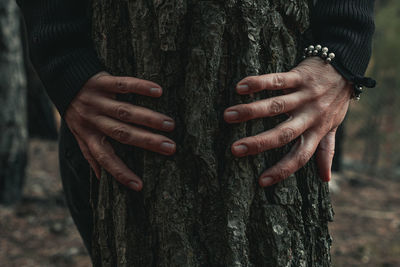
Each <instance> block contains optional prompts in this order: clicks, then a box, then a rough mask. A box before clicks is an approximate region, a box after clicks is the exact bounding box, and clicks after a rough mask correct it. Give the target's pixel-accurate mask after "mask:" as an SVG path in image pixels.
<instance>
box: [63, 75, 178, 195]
mask: <svg viewBox="0 0 400 267" xmlns="http://www.w3.org/2000/svg"><path fill="white" fill-rule="evenodd" d="M127 93H135V94H140V95H145V96H150V97H160V96H161V95H162V89H161V87H160V86H159V85H158V84H156V83H154V82H150V81H145V80H141V79H137V78H132V77H116V76H111V75H110V74H108V73H106V72H100V73H98V74H96V75H94V76H93V77H92V78H90V79H89V81H88V82H87V83H86V84H85V85H84V86H83V88H82V89H81V90H80V92H79V93H78V95H77V96H76V97H75V98H74V99H73V101H72V102H71V103H70V105H69V107H68V109H67V111H66V113H65V121H66V123H67V125H68V127H69V129H70V130H71V132H72V133H73V134H74V136H75V138H76V140H77V141H78V144H79V147H80V149H81V151H82V153H83V156H84V157H85V158H86V160H87V161H88V162H89V164H90V166H91V167H92V168H93V170H94V172H95V174H96V176H97V178H100V176H101V169H100V167H103V168H104V169H105V170H107V171H108V172H109V173H110V174H111V175H112V176H113V177H114V178H115V179H116V180H118V181H119V182H120V183H122V184H124V185H126V186H128V187H129V188H131V189H133V190H136V191H140V190H141V189H142V187H143V183H142V181H141V180H140V178H139V177H138V176H137V175H136V174H134V173H133V172H132V171H131V170H130V169H129V168H128V167H127V166H126V165H125V164H124V163H123V162H122V160H121V159H120V158H119V157H118V156H117V155H116V154H115V152H114V149H113V148H112V146H111V144H110V143H109V142H108V141H107V139H106V136H109V137H111V138H112V139H114V140H116V141H118V142H120V143H123V144H128V145H132V146H136V147H141V148H144V149H146V150H150V151H154V152H158V153H160V154H163V155H172V154H174V153H175V150H176V144H175V142H174V141H172V140H171V139H169V138H167V137H165V136H162V135H159V134H155V133H152V132H151V131H149V130H146V129H144V128H141V127H138V126H145V127H149V128H153V129H157V130H162V131H166V132H170V131H172V130H173V129H174V127H175V122H174V121H173V119H171V118H170V117H168V116H166V115H163V114H160V113H158V112H155V111H152V110H150V109H147V108H144V107H140V106H134V105H131V104H129V103H126V102H121V101H117V100H116V94H127ZM134 125H137V126H134Z"/></svg>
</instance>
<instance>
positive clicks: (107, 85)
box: [93, 75, 162, 97]
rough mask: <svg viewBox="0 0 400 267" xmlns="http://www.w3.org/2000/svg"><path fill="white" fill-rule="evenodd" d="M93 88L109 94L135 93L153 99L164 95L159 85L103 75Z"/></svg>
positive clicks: (136, 79) (140, 80)
mask: <svg viewBox="0 0 400 267" xmlns="http://www.w3.org/2000/svg"><path fill="white" fill-rule="evenodd" d="M93 86H94V87H96V88H99V89H100V90H103V91H105V92H108V93H117V94H127V93H134V94H139V95H145V96H151V97H160V96H161V95H162V89H161V86H159V85H158V84H156V83H154V82H151V81H146V80H142V79H138V78H133V77H117V76H111V75H103V76H99V77H98V78H97V80H96V82H95V83H94V84H93Z"/></svg>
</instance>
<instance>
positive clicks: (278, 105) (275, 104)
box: [269, 99, 285, 115]
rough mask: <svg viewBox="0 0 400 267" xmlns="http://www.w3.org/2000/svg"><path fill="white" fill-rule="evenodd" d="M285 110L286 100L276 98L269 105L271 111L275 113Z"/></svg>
mask: <svg viewBox="0 0 400 267" xmlns="http://www.w3.org/2000/svg"><path fill="white" fill-rule="evenodd" d="M284 110H285V101H283V100H277V99H274V100H272V101H271V104H270V106H269V112H270V113H271V114H273V115H276V114H280V113H282V112H283V111H284Z"/></svg>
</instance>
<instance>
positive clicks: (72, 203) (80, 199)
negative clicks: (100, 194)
mask: <svg viewBox="0 0 400 267" xmlns="http://www.w3.org/2000/svg"><path fill="white" fill-rule="evenodd" d="M59 159H60V172H61V180H62V185H63V188H64V193H65V198H66V202H67V205H68V208H69V210H70V213H71V216H72V218H73V220H74V222H75V224H76V226H77V228H78V231H79V233H80V235H81V237H82V239H83V242H84V244H85V246H86V248H87V250H88V252H89V254H91V252H92V246H91V242H92V232H93V213H92V209H91V206H90V203H89V198H90V166H89V164H88V163H87V161H86V159H85V158H84V157H83V155H82V153H81V150H80V149H79V146H78V143H77V142H76V140H75V138H74V136H73V134H72V133H71V131H70V130H69V129H68V127H67V126H66V125H65V123H64V122H62V124H61V130H60V141H59Z"/></svg>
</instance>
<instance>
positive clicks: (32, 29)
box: [17, 0, 374, 116]
mask: <svg viewBox="0 0 400 267" xmlns="http://www.w3.org/2000/svg"><path fill="white" fill-rule="evenodd" d="M17 3H18V5H19V6H20V7H21V10H22V12H23V15H24V18H25V21H26V24H27V29H28V40H29V47H30V50H31V53H30V54H31V59H32V62H33V64H34V66H35V68H36V70H37V72H38V74H39V76H40V78H41V80H42V81H43V84H44V85H45V87H46V90H47V93H48V95H49V96H50V98H51V99H52V101H53V102H54V104H55V105H56V107H57V109H58V110H59V112H60V114H61V116H64V114H65V112H66V110H67V108H68V105H69V103H70V102H71V101H72V99H73V98H74V97H75V95H76V94H77V93H78V92H79V90H80V89H81V88H82V86H83V85H84V84H85V82H86V81H87V80H88V79H89V78H90V77H91V76H93V75H94V74H96V73H97V72H100V71H101V70H104V67H103V66H102V65H101V63H100V61H99V60H98V58H97V55H96V53H95V51H94V48H93V44H92V40H91V37H90V33H91V29H90V28H91V25H90V18H89V17H88V15H87V8H86V7H87V6H88V5H87V1H84V0H17ZM373 6H374V0H319V1H317V4H316V5H315V6H314V7H313V10H312V17H311V29H312V32H313V36H314V38H315V42H314V43H315V44H316V43H319V44H321V45H323V46H327V47H329V49H330V51H334V52H335V54H336V59H335V60H334V61H333V66H334V67H335V68H336V69H337V70H338V71H339V72H340V73H341V74H342V75H343V76H344V77H345V78H346V79H348V80H349V81H352V82H354V83H355V84H360V85H365V86H369V87H373V86H374V82H373V81H371V80H370V79H367V78H364V77H363V75H364V73H365V70H366V68H367V65H368V62H369V59H370V56H371V39H372V34H373V31H374V20H373Z"/></svg>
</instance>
